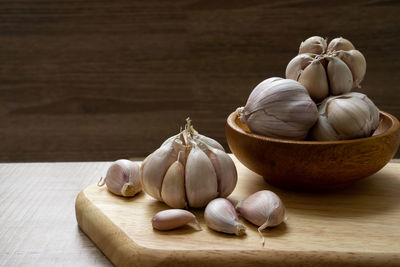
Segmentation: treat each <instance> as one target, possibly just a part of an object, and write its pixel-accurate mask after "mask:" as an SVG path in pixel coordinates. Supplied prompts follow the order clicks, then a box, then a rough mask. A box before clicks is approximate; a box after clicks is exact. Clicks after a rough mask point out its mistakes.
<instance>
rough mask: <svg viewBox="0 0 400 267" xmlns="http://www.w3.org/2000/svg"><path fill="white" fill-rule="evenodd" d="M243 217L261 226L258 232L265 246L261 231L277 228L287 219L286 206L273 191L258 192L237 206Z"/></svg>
mask: <svg viewBox="0 0 400 267" xmlns="http://www.w3.org/2000/svg"><path fill="white" fill-rule="evenodd" d="M236 210H237V211H238V212H239V214H240V215H241V216H243V217H244V218H245V219H246V220H248V221H250V222H251V223H253V224H255V225H257V226H259V227H258V229H257V230H258V232H259V233H260V235H261V238H262V241H261V242H262V243H263V244H264V236H263V235H262V233H261V231H262V230H264V229H265V228H267V227H271V226H277V225H279V224H280V223H282V222H283V220H284V219H285V206H284V205H283V203H282V201H281V199H280V198H279V197H278V196H277V195H276V194H275V193H274V192H272V191H269V190H262V191H258V192H256V193H254V194H252V195H250V196H248V197H247V198H246V199H244V200H242V201H240V202H239V203H238V204H237V205H236Z"/></svg>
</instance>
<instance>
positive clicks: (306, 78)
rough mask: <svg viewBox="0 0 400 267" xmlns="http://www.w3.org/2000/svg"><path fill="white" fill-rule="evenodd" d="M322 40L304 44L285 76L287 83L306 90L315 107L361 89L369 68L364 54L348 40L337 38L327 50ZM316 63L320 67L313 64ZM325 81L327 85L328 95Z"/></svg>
mask: <svg viewBox="0 0 400 267" xmlns="http://www.w3.org/2000/svg"><path fill="white" fill-rule="evenodd" d="M322 40H324V39H323V38H322V37H319V36H313V37H310V38H309V39H307V40H306V41H304V42H303V43H301V45H300V49H299V54H298V55H297V56H296V57H294V58H293V59H292V60H291V61H290V62H289V63H288V65H287V67H286V72H285V75H286V78H287V79H293V80H296V81H298V82H300V83H301V84H302V85H303V86H304V87H306V89H307V90H308V92H309V93H310V96H311V98H312V99H313V100H314V101H315V102H316V103H320V102H321V101H322V100H323V99H324V98H325V97H327V96H328V95H339V94H344V93H348V92H350V91H351V89H353V88H356V87H360V83H361V81H362V80H363V78H364V76H365V72H366V66H367V63H366V60H365V58H364V56H363V54H362V53H361V52H360V51H358V50H355V48H354V45H353V44H352V43H351V42H350V41H349V40H347V39H344V38H342V37H339V38H334V39H333V40H331V41H330V42H329V44H328V47H326V40H324V41H322ZM310 53H314V54H310ZM311 58H313V60H311ZM317 60H318V61H319V62H320V63H321V65H313V64H311V62H314V63H315V62H316V61H317ZM326 63H327V64H326ZM321 67H322V68H321ZM325 81H328V93H327V87H326V83H325Z"/></svg>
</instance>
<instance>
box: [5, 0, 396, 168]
mask: <svg viewBox="0 0 400 267" xmlns="http://www.w3.org/2000/svg"><path fill="white" fill-rule="evenodd" d="M327 2H328V1H304V0H303V1H278V0H276V1H257V0H250V1H242V0H231V1H220V0H205V1H162V0H158V1H135V0H126V1H124V0H116V1H108V0H107V1H105V0H89V1H83V0H76V1H74V0H65V1H60V0H59V1H56V0H35V1H34V0H12V1H11V0H9V1H1V2H0V122H1V123H0V138H1V142H0V161H70V160H74V161H75V160H76V161H78V160H113V159H117V158H124V157H132V156H145V155H147V154H148V153H150V152H151V151H153V150H154V149H155V148H156V147H158V146H159V145H160V143H161V142H162V141H163V140H164V139H166V138H167V137H168V136H170V135H172V134H174V133H176V132H177V131H178V129H179V126H180V125H183V124H184V122H185V118H186V117H187V116H190V117H191V118H192V119H193V122H194V124H195V126H196V127H197V128H198V130H199V131H200V132H202V133H204V134H206V135H208V136H210V137H213V138H215V139H217V140H218V141H220V142H221V143H223V144H224V145H225V146H226V141H225V137H224V122H225V119H226V117H227V116H228V114H229V113H230V112H232V111H233V110H235V109H236V108H237V107H238V106H242V105H244V104H245V101H246V100H247V96H248V95H249V93H250V91H251V90H252V89H253V88H254V86H255V85H257V84H258V83H259V82H260V81H262V80H263V79H265V78H268V77H270V76H284V70H285V67H286V64H287V63H288V61H289V60H290V59H291V58H292V57H294V56H295V55H296V53H297V49H298V46H299V43H300V42H301V41H302V40H303V39H305V38H307V37H309V36H311V35H321V36H324V37H329V38H333V37H337V36H343V37H345V38H348V39H350V40H351V41H352V42H353V43H354V44H355V45H356V47H357V48H358V49H359V50H360V51H362V52H363V53H364V55H365V57H366V59H367V63H368V70H367V75H366V79H365V81H364V82H363V84H362V85H363V88H362V90H361V91H362V92H364V93H366V94H367V95H368V96H369V97H370V98H371V99H372V100H373V101H374V102H375V103H376V105H377V106H378V107H379V108H380V109H382V110H385V111H387V112H389V113H392V114H394V115H396V116H397V117H400V93H399V90H400V89H399V82H400V77H399V69H400V56H399V50H400V30H399V24H400V19H399V16H400V15H399V14H400V6H399V3H400V2H399V1H394V0H393V1H390V0H387V1H336V2H335V3H327Z"/></svg>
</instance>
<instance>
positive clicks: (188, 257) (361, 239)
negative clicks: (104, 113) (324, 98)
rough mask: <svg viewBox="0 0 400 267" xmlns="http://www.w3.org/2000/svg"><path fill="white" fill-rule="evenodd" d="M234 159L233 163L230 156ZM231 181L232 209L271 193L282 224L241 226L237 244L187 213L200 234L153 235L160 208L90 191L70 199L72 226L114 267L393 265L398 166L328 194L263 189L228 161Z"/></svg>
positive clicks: (399, 240) (145, 200)
mask: <svg viewBox="0 0 400 267" xmlns="http://www.w3.org/2000/svg"><path fill="white" fill-rule="evenodd" d="M233 158H234V157H233ZM234 161H235V164H236V166H237V168H238V174H239V180H238V184H237V187H236V189H235V191H234V192H233V193H232V194H231V196H229V197H228V199H229V200H231V201H232V202H233V203H234V204H236V203H237V202H238V201H239V200H241V199H243V198H245V197H247V196H248V195H250V194H252V193H254V192H256V191H258V190H262V189H269V190H272V191H274V192H275V193H277V194H278V195H279V196H280V197H281V199H282V201H283V202H284V204H285V206H286V209H287V221H286V222H285V223H283V224H281V225H280V226H278V227H275V228H272V229H268V230H265V231H264V232H263V233H264V237H265V240H266V242H265V246H264V247H263V246H262V245H261V243H260V236H259V234H258V232H257V227H255V226H254V225H252V224H250V223H247V222H244V223H245V225H246V226H247V234H246V235H245V236H243V237H237V236H233V235H227V234H222V233H217V232H214V231H212V230H211V229H208V228H207V226H206V225H205V224H204V219H203V210H201V209H199V210H192V211H193V213H194V214H195V215H196V216H197V218H198V220H199V222H200V224H201V226H202V228H203V230H202V231H196V230H194V229H193V228H191V227H190V226H185V227H183V228H181V229H177V230H173V231H168V232H161V231H157V230H153V228H152V226H151V218H152V217H153V215H154V214H156V213H157V212H158V211H161V210H164V209H167V208H168V207H167V206H166V205H165V204H163V203H161V202H158V201H156V200H154V199H152V198H151V197H149V196H147V195H146V194H145V193H143V192H142V193H140V194H139V195H137V196H136V197H134V198H130V199H127V198H122V197H117V196H115V195H113V194H111V193H109V192H108V191H107V189H106V188H105V187H97V186H96V185H91V186H89V187H87V188H86V189H84V190H83V191H82V192H80V193H79V195H78V197H77V199H76V218H77V221H78V224H79V227H80V228H81V229H82V230H83V231H84V232H85V233H86V234H87V235H88V236H89V237H90V239H91V240H92V241H93V242H94V243H95V244H96V245H97V246H98V248H99V249H100V250H101V251H103V253H104V254H105V255H106V256H107V257H108V258H109V259H110V260H111V261H112V262H113V263H114V264H115V265H118V266H178V265H180V266H186V265H190V266H207V267H210V266H219V267H222V266H261V265H264V266H281V265H295V266H299V265H310V266H315V265H323V266H327V265H335V266H338V265H364V264H365V265H368V266H372V265H376V266H381V265H393V266H400V163H389V164H388V165H387V166H386V167H385V168H384V169H382V170H381V171H379V172H378V173H376V174H375V175H373V176H371V177H368V178H366V179H363V180H361V181H358V182H357V183H355V184H354V185H353V186H351V187H349V188H346V189H343V190H341V191H337V192H331V193H321V194H318V193H317V194H316V193H301V192H289V191H284V190H280V189H278V188H274V187H271V186H270V185H268V184H267V183H266V182H264V180H263V178H262V177H261V176H259V175H257V174H255V173H254V172H252V171H250V170H248V169H247V168H246V167H244V166H243V165H242V164H241V163H240V162H238V161H237V160H236V158H234Z"/></svg>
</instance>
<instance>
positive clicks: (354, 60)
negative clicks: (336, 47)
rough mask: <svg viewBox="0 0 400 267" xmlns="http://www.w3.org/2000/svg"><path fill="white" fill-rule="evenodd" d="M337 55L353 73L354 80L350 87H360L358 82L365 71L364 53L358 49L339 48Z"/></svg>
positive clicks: (362, 77)
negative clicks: (345, 49)
mask: <svg viewBox="0 0 400 267" xmlns="http://www.w3.org/2000/svg"><path fill="white" fill-rule="evenodd" d="M337 56H338V57H339V58H340V59H341V60H343V62H344V63H346V65H347V66H348V67H349V69H350V71H351V74H352V75H353V80H354V81H353V85H352V87H353V88H355V87H360V83H361V81H362V80H363V79H364V76H365V73H366V71H367V61H366V60H365V57H364V55H363V54H362V53H361V52H360V51H358V50H349V51H343V50H341V51H338V52H337Z"/></svg>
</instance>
